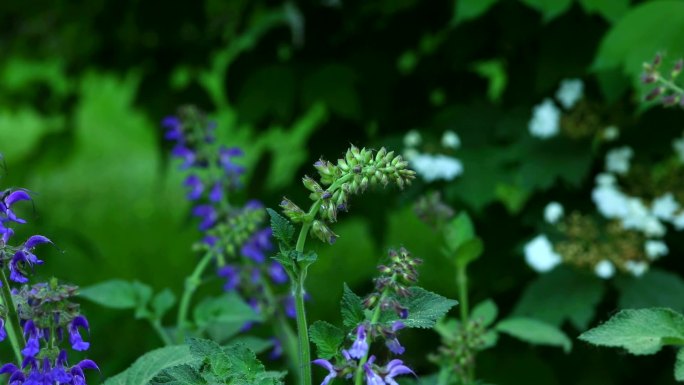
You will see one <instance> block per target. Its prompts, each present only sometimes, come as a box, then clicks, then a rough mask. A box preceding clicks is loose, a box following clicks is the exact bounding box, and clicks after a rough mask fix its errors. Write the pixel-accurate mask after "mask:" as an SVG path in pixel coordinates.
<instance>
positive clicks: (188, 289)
mask: <svg viewBox="0 0 684 385" xmlns="http://www.w3.org/2000/svg"><path fill="white" fill-rule="evenodd" d="M212 257H213V253H212V252H211V251H208V252H207V253H206V254H205V255H204V256H203V257H202V259H201V260H200V261H199V263H198V264H197V266H196V267H195V270H194V271H193V272H192V274H191V275H190V276H188V277H187V278H186V279H185V290H184V291H183V296H182V297H181V302H180V306H179V307H178V320H177V322H176V327H177V333H176V340H177V342H179V343H182V342H183V339H184V337H185V331H186V329H187V323H188V320H187V317H188V309H189V307H190V300H191V299H192V295H193V294H194V293H195V290H197V287H199V285H200V283H201V282H202V280H201V278H202V274H203V273H204V270H205V269H206V268H207V266H209V262H211V259H212Z"/></svg>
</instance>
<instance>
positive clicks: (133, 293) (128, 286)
mask: <svg viewBox="0 0 684 385" xmlns="http://www.w3.org/2000/svg"><path fill="white" fill-rule="evenodd" d="M79 295H80V296H81V297H83V298H85V299H87V300H90V301H93V302H95V303H97V304H98V305H101V306H105V307H109V308H113V309H134V308H137V307H140V306H143V307H144V306H145V305H147V302H148V301H149V299H150V297H151V296H152V289H151V288H150V287H149V286H147V285H145V284H142V283H140V282H128V281H123V280H120V279H113V280H111V281H105V282H101V283H98V284H95V285H92V286H88V287H84V288H81V289H80V290H79Z"/></svg>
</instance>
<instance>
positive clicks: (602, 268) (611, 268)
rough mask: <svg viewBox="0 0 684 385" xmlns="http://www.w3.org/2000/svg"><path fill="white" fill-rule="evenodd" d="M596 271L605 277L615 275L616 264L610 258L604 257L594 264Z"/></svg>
mask: <svg viewBox="0 0 684 385" xmlns="http://www.w3.org/2000/svg"><path fill="white" fill-rule="evenodd" d="M594 273H596V275H598V276H599V277H600V278H603V279H608V278H611V277H612V276H613V275H615V265H613V263H612V262H610V261H609V260H607V259H604V260H602V261H601V262H599V263H597V264H596V266H594Z"/></svg>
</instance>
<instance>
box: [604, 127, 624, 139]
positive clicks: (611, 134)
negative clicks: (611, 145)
mask: <svg viewBox="0 0 684 385" xmlns="http://www.w3.org/2000/svg"><path fill="white" fill-rule="evenodd" d="M619 137H620V130H618V128H617V127H615V126H609V127H606V128H605V129H604V130H603V140H605V141H607V142H612V141H613V140H615V139H617V138H619Z"/></svg>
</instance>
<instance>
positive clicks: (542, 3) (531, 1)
mask: <svg viewBox="0 0 684 385" xmlns="http://www.w3.org/2000/svg"><path fill="white" fill-rule="evenodd" d="M520 1H522V2H523V3H525V4H527V6H529V7H530V8H534V9H536V10H537V11H539V12H541V14H542V17H543V19H544V21H545V22H549V21H551V20H553V19H554V18H556V17H557V16H560V15H561V14H562V13H564V12H565V11H567V10H568V8H570V5H572V0H520Z"/></svg>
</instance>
